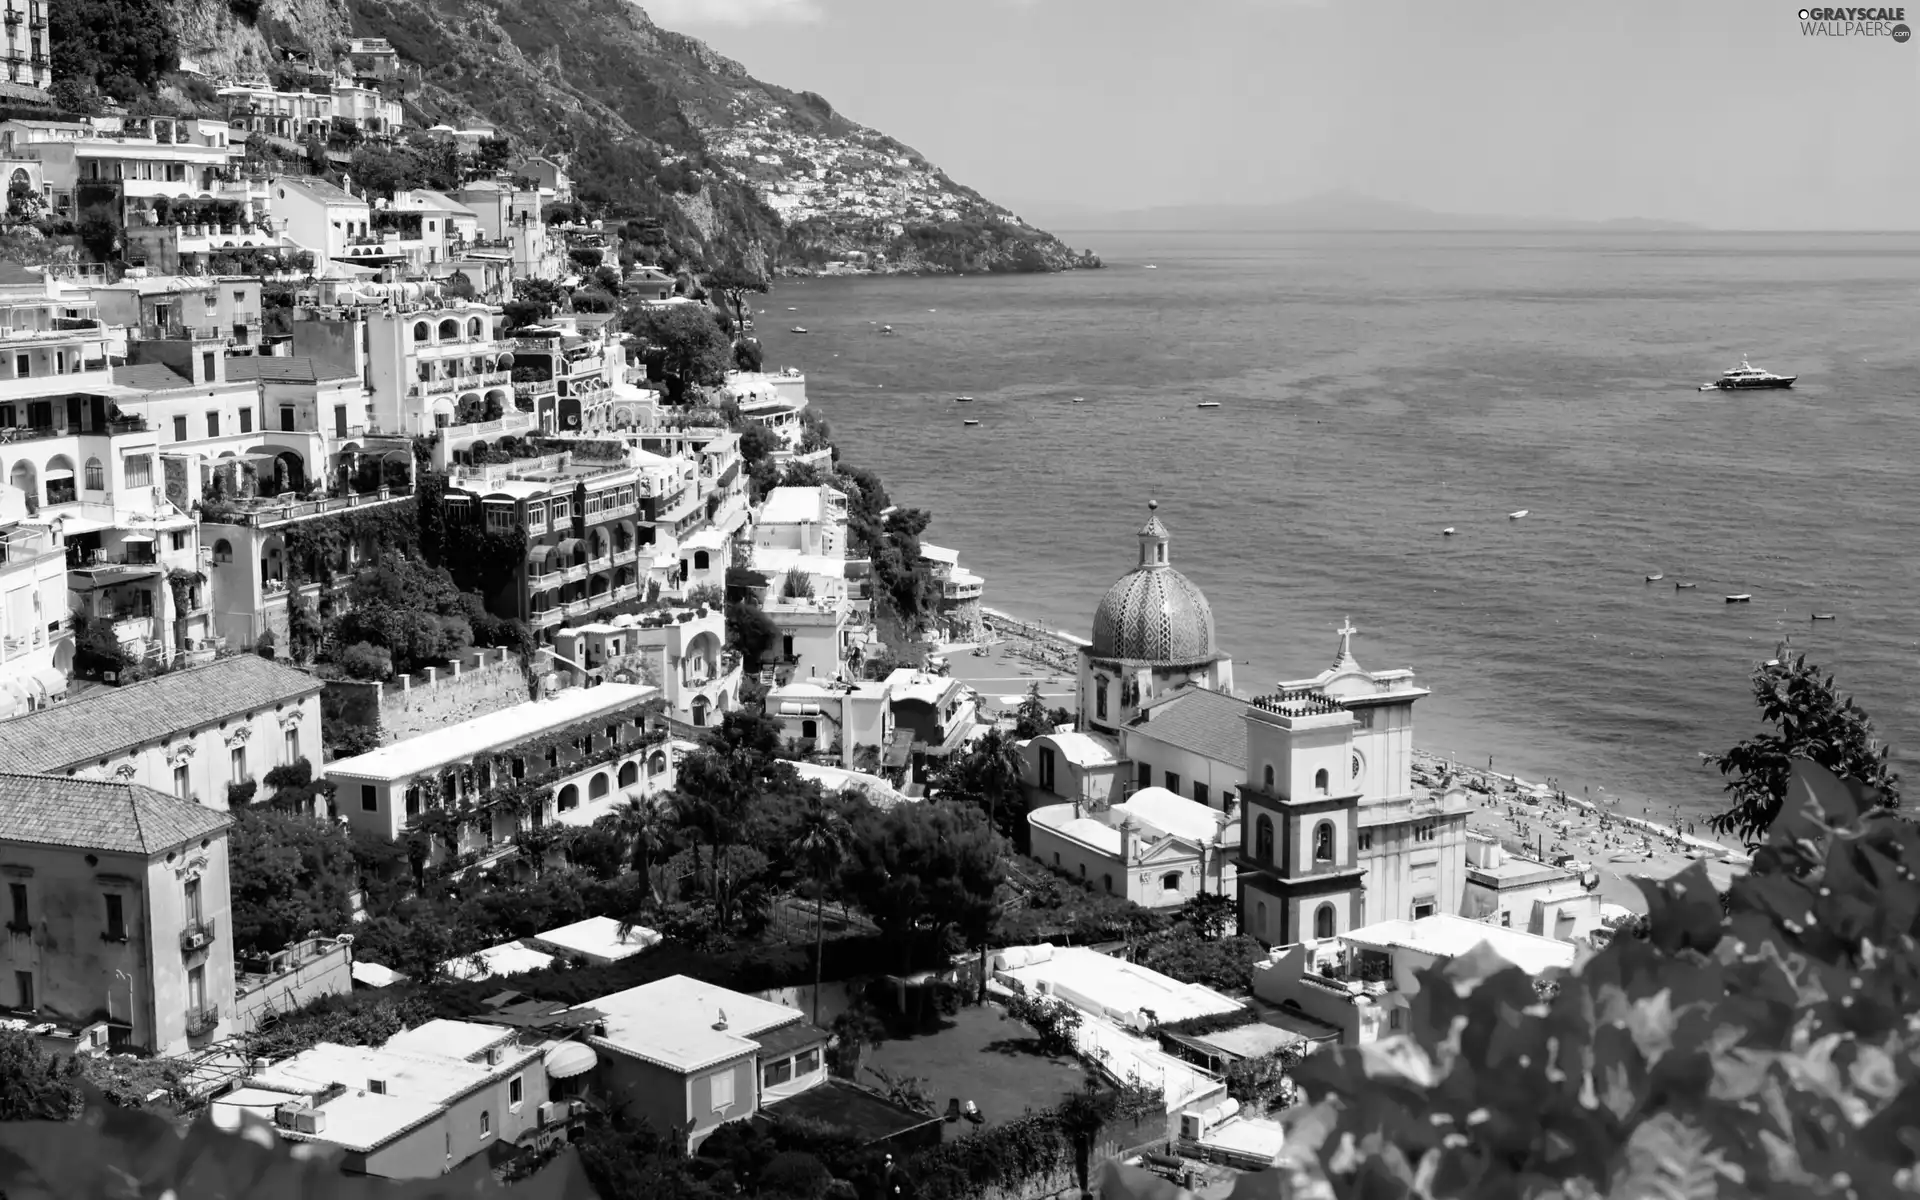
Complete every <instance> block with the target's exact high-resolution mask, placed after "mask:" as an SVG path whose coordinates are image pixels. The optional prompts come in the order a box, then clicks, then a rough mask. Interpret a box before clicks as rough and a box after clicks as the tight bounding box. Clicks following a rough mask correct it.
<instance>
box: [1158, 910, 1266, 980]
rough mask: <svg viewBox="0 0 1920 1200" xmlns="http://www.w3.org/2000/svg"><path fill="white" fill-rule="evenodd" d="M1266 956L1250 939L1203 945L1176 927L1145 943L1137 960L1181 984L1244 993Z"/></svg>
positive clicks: (1183, 928)
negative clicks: (1192, 984)
mask: <svg viewBox="0 0 1920 1200" xmlns="http://www.w3.org/2000/svg"><path fill="white" fill-rule="evenodd" d="M1266 956H1267V952H1266V948H1265V947H1263V946H1261V945H1260V943H1259V942H1257V941H1255V940H1254V939H1252V938H1250V937H1245V936H1237V937H1228V938H1221V939H1219V940H1218V941H1211V942H1210V941H1203V940H1201V939H1200V938H1199V937H1198V936H1196V935H1195V934H1194V932H1193V931H1192V929H1191V928H1189V927H1187V926H1176V927H1175V928H1174V929H1172V930H1170V931H1168V932H1167V933H1165V934H1162V935H1160V936H1159V937H1155V938H1152V939H1149V940H1148V941H1146V942H1145V943H1143V944H1142V945H1141V946H1140V948H1139V950H1138V953H1137V954H1136V955H1135V959H1136V961H1138V962H1139V963H1140V964H1141V965H1142V966H1145V967H1148V968H1151V969H1152V970H1155V971H1158V972H1160V973H1161V974H1162V975H1170V976H1172V977H1173V978H1175V979H1178V980H1179V981H1181V982H1182V983H1199V984H1205V985H1206V986H1207V987H1210V988H1213V989H1214V990H1215V991H1222V992H1245V991H1246V990H1248V989H1249V988H1251V987H1252V986H1253V964H1254V963H1256V962H1259V961H1260V960H1262V959H1264V958H1266Z"/></svg>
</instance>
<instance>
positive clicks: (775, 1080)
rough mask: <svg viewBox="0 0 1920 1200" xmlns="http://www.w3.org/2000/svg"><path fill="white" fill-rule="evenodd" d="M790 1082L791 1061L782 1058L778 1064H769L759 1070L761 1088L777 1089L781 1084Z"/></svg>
mask: <svg viewBox="0 0 1920 1200" xmlns="http://www.w3.org/2000/svg"><path fill="white" fill-rule="evenodd" d="M792 1080H793V1060H792V1059H790V1058H783V1059H780V1060H779V1061H778V1062H770V1063H768V1064H766V1065H765V1066H763V1067H761V1068H760V1086H761V1087H779V1086H780V1085H781V1084H783V1083H790V1082H792Z"/></svg>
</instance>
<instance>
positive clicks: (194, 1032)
mask: <svg viewBox="0 0 1920 1200" xmlns="http://www.w3.org/2000/svg"><path fill="white" fill-rule="evenodd" d="M219 1025H220V1010H219V1009H218V1008H216V1007H215V1006H213V1005H211V1004H203V1005H201V1006H200V1007H199V1008H190V1009H188V1010H187V1036H188V1037H204V1036H206V1035H207V1034H209V1033H212V1032H213V1031H214V1030H215V1029H216V1028H218V1027H219Z"/></svg>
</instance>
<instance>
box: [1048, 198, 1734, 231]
mask: <svg viewBox="0 0 1920 1200" xmlns="http://www.w3.org/2000/svg"><path fill="white" fill-rule="evenodd" d="M1016 207H1017V208H1018V210H1019V211H1020V212H1021V213H1022V215H1023V216H1025V217H1026V218H1027V219H1029V220H1033V221H1039V222H1042V223H1044V224H1045V225H1047V226H1048V227H1050V228H1054V229H1074V230H1080V231H1101V232H1106V231H1113V232H1128V231H1139V230H1180V231H1192V232H1196V233H1256V232H1279V233H1293V232H1310V231H1321V230H1325V231H1334V232H1339V231H1362V230H1365V231H1378V232H1407V233H1414V232H1427V231H1462V232H1468V231H1475V230H1481V231H1495V230H1527V229H1535V230H1544V229H1567V230H1580V229H1586V230H1606V229H1618V230H1630V231H1642V232H1663V231H1664V232H1678V231H1684V230H1697V229H1700V228H1702V227H1701V226H1698V225H1689V224H1687V223H1685V222H1683V221H1659V220H1652V219H1649V218H1644V217H1627V218H1624V219H1620V220H1613V221H1571V220H1565V219H1561V218H1554V217H1507V216H1476V215H1469V214H1465V213H1443V212H1434V211H1433V210H1431V209H1426V208H1421V207H1419V206H1418V205H1413V204H1401V203H1399V202H1398V201H1394V200H1381V199H1377V198H1375V197H1373V196H1363V195H1360V194H1358V193H1355V192H1327V193H1323V194H1322V195H1318V196H1309V197H1306V198H1305V199H1301V200H1289V201H1286V202H1283V203H1280V204H1182V205H1171V206H1167V207H1163V208H1140V209H1131V210H1127V211H1102V210H1098V209H1092V208H1086V207H1078V206H1066V205H1063V206H1051V205H1046V204H1039V203H1035V204H1028V205H1023V206H1016Z"/></svg>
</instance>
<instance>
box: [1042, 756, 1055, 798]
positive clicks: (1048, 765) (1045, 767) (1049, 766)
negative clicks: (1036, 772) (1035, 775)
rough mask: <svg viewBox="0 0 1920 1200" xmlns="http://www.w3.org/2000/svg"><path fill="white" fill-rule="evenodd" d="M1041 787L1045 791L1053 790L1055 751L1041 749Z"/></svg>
mask: <svg viewBox="0 0 1920 1200" xmlns="http://www.w3.org/2000/svg"><path fill="white" fill-rule="evenodd" d="M1040 787H1041V788H1042V790H1044V791H1049V792H1051V791H1052V790H1053V749H1052V747H1050V746H1042V747H1040Z"/></svg>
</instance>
